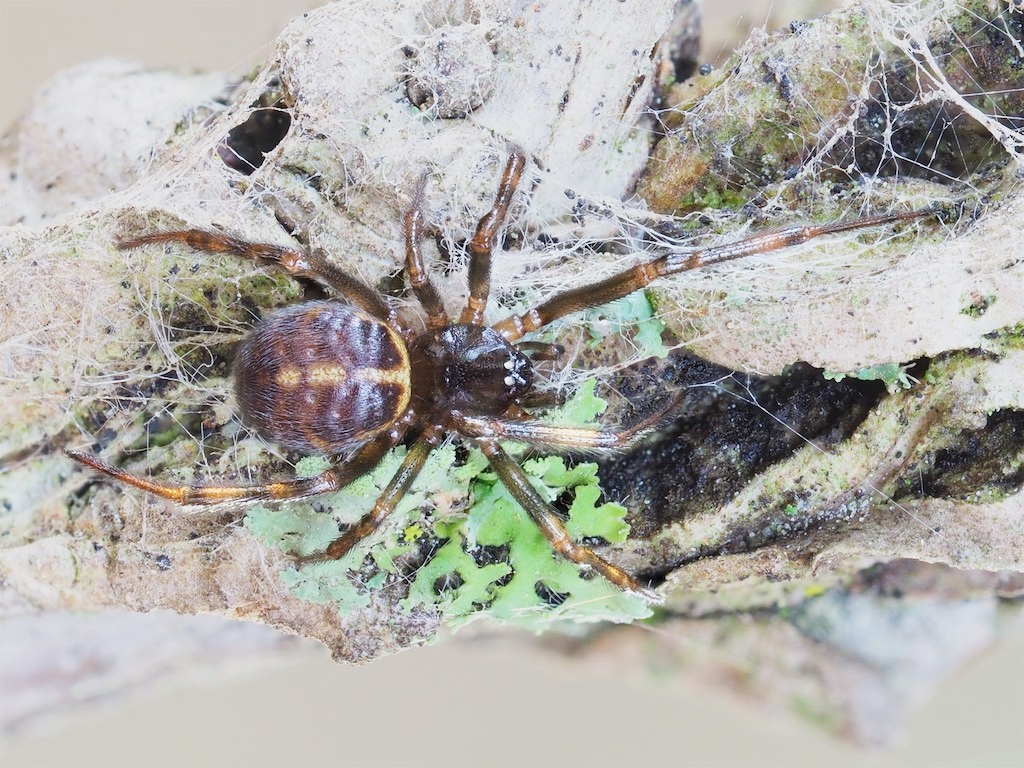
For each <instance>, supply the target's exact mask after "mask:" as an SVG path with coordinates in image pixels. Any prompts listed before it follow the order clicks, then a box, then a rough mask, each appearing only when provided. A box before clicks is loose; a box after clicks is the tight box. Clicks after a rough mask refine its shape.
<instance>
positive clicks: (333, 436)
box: [67, 150, 924, 598]
mask: <svg viewBox="0 0 1024 768" xmlns="http://www.w3.org/2000/svg"><path fill="white" fill-rule="evenodd" d="M526 162H527V158H526V155H525V154H524V153H523V152H521V151H519V150H514V151H513V152H512V153H511V155H510V157H509V160H508V163H507V164H506V166H505V170H504V173H503V175H502V177H501V183H500V184H499V187H498V192H497V196H496V197H495V200H494V204H493V205H492V207H491V209H490V210H489V211H487V213H486V214H485V215H484V216H483V218H481V219H480V221H479V223H478V224H477V227H476V231H475V233H474V235H473V238H472V239H471V240H470V242H469V255H470V260H469V297H468V300H467V302H466V306H465V308H464V309H463V310H462V313H461V316H460V317H459V318H458V321H457V322H452V320H451V319H450V318H449V317H448V315H447V314H446V312H445V309H444V304H443V302H442V300H441V297H440V295H439V293H438V291H437V289H436V288H435V286H434V284H433V283H432V282H431V278H430V274H429V272H428V270H427V267H426V262H425V260H424V257H423V251H422V246H421V241H422V239H423V231H424V213H423V203H424V193H423V184H422V183H421V184H420V185H419V186H418V187H417V190H416V192H415V194H414V196H413V200H412V205H411V207H410V208H409V211H408V212H407V213H406V215H405V256H406V258H405V269H406V273H407V278H408V281H409V285H410V287H411V289H412V292H413V294H414V295H415V297H416V299H417V300H418V301H419V303H420V305H421V306H422V308H423V310H424V311H425V313H426V328H425V330H424V331H422V332H418V331H415V330H413V329H412V328H410V327H408V326H407V325H406V324H405V323H404V322H403V321H401V320H400V319H399V317H398V316H397V314H396V312H395V311H394V310H393V309H392V308H390V307H389V305H388V303H387V302H386V301H385V299H384V298H383V297H382V296H381V295H379V294H378V293H377V292H376V291H374V290H373V289H372V288H371V287H370V286H368V285H366V284H365V283H363V282H361V281H360V280H358V279H356V278H354V277H353V276H351V275H349V274H346V273H345V272H343V271H342V270H340V269H338V268H337V267H336V266H334V265H333V264H332V263H331V262H330V261H328V260H327V259H326V258H324V257H323V256H322V255H320V254H319V253H317V252H315V251H311V250H308V249H303V248H289V247H285V246H280V245H273V244H269V243H253V242H249V241H247V240H242V239H239V238H236V237H233V236H231V235H228V234H225V233H223V232H215V231H206V230H199V229H187V230H181V231H172V232H156V233H152V234H147V235H142V236H141V237H136V238H132V239H129V240H125V241H122V242H120V243H119V244H118V246H119V247H120V248H122V249H128V248H138V247H140V246H144V245H148V244H154V243H181V244H184V245H186V246H188V247H190V248H193V249H195V250H198V251H208V252H215V253H231V254H235V255H237V256H241V257H246V258H253V259H256V260H262V261H267V262H271V263H273V264H276V265H278V266H279V267H280V268H282V269H283V270H285V271H286V272H288V273H289V274H291V275H295V276H298V277H305V278H310V279H313V280H315V281H317V282H319V283H321V284H323V285H324V286H325V287H326V288H327V289H328V290H329V291H330V292H331V293H332V294H333V295H335V296H336V298H334V299H328V300H317V301H305V302H302V303H299V304H295V305H292V306H289V307H285V308H284V309H280V310H278V311H276V312H274V313H273V314H271V315H269V316H268V317H266V318H265V319H263V321H262V322H261V323H260V324H259V325H257V326H256V328H255V329H254V330H253V331H252V332H251V333H250V334H249V336H248V337H246V339H245V340H244V341H242V343H241V345H240V347H239V349H238V352H237V355H236V359H235V364H234V378H235V395H236V398H237V401H238V405H239V409H240V411H241V414H242V417H243V420H244V421H245V422H246V423H247V424H248V425H250V426H251V427H253V428H254V429H255V430H256V431H257V432H258V433H259V434H260V435H262V436H263V437H264V438H266V439H267V440H269V441H272V442H275V443H278V444H280V445H282V446H284V447H287V448H291V449H295V450H298V451H301V452H304V453H311V454H312V453H321V454H327V455H329V456H334V457H347V459H344V460H337V461H335V463H334V464H333V465H332V466H331V467H330V468H329V469H327V470H325V471H324V472H323V473H321V474H320V475H318V476H316V477H311V478H295V479H292V480H284V481H281V482H274V483H266V484H260V485H223V486H222V485H208V486H202V485H199V486H176V485H169V484H164V483H160V482H156V481H153V480H150V479H148V478H145V477H140V476H136V475H132V474H130V473H128V472H126V471H124V470H123V469H121V468H119V467H115V466H112V465H109V464H106V463H104V462H102V461H100V460H99V459H96V458H94V457H92V456H90V455H88V454H86V453H83V452H80V451H70V450H69V451H68V452H67V453H68V455H69V456H70V457H71V458H73V459H75V460H76V461H79V462H81V463H82V464H85V465H87V466H89V467H91V468H93V469H95V470H98V471H100V472H102V473H105V474H107V475H109V476H111V477H113V478H115V479H117V480H119V481H121V482H124V483H127V484H129V485H132V486H135V487H136V488H141V489H142V490H144V491H148V492H150V493H153V494H156V495H158V496H162V497H163V498H166V499H171V500H173V501H175V502H178V503H179V504H184V505H213V504H222V503H226V502H235V503H245V502H251V501H258V500H283V499H296V498H302V497H309V496H315V495H318V494H324V493H330V492H332V491H337V490H338V489H340V488H342V487H343V486H345V485H347V484H348V483H350V482H352V481H353V480H354V479H355V478H357V477H359V476H360V475H363V474H365V473H366V472H368V471H370V470H371V469H372V468H373V467H374V466H375V465H376V464H377V463H378V462H379V461H380V460H381V458H382V457H383V456H384V454H385V453H386V452H387V451H388V450H390V449H391V448H392V447H394V446H395V445H397V444H398V443H399V442H401V441H402V440H404V439H405V438H406V437H407V435H410V436H413V439H412V443H411V445H410V447H409V450H408V452H407V453H406V455H405V458H404V459H403V460H402V463H401V465H400V467H399V469H398V470H397V471H396V472H395V475H394V476H393V477H392V478H391V481H390V482H389V483H388V485H387V487H386V488H385V489H384V491H383V492H382V493H381V494H380V496H379V497H378V498H377V500H376V502H375V503H374V505H373V508H372V509H371V510H370V511H369V512H368V513H366V514H365V515H364V516H363V517H362V519H361V520H359V521H358V522H357V523H355V524H354V525H352V526H350V527H349V528H347V529H346V530H345V531H344V532H343V533H342V534H341V535H340V536H339V537H338V538H337V539H336V540H335V541H334V542H333V543H331V544H330V545H329V546H328V547H327V549H326V550H324V551H323V552H321V553H319V554H316V555H313V556H312V557H308V558H303V560H305V561H309V560H334V559H339V558H341V557H343V556H344V555H345V554H346V553H348V552H349V551H351V550H352V548H353V547H354V546H356V545H357V544H358V543H359V542H360V541H362V540H363V539H364V538H366V537H367V536H369V535H370V534H371V533H373V532H374V531H375V530H377V528H378V527H379V526H380V525H381V523H382V522H383V521H384V520H385V518H387V516H388V515H389V514H391V512H392V511H393V510H394V509H395V507H396V506H397V505H398V502H399V501H400V500H401V499H402V497H403V496H404V495H405V493H406V491H408V489H409V487H410V486H411V485H412V483H413V481H414V480H415V478H416V475H417V474H418V473H419V471H420V470H421V469H422V468H423V465H424V463H425V462H426V459H427V456H428V455H429V454H430V452H431V450H433V449H434V448H435V447H437V446H438V445H439V444H440V443H441V442H442V441H443V440H444V438H445V436H446V435H448V434H450V433H455V434H457V435H460V436H462V437H464V438H468V439H470V440H472V441H473V442H474V443H476V444H477V445H478V446H479V447H480V449H481V450H482V451H483V453H484V454H485V455H486V456H487V458H488V460H489V461H490V465H491V467H492V469H493V470H494V472H495V473H496V474H497V476H498V477H499V478H500V479H501V481H502V483H504V484H505V486H506V487H507V488H508V490H509V492H510V493H511V494H512V496H513V497H514V498H515V499H516V501H518V502H519V504H520V505H522V507H523V509H524V510H526V512H527V513H528V514H529V516H530V517H531V519H532V520H533V521H534V523H536V525H537V526H538V527H539V528H540V530H541V531H542V532H543V534H544V536H545V537H546V538H547V539H548V541H549V542H551V545H552V547H553V548H554V549H555V551H557V552H558V553H559V554H561V555H562V556H564V557H566V558H568V559H569V560H571V561H573V562H575V563H578V564H579V565H581V566H583V567H587V568H592V569H593V570H595V571H597V572H598V573H599V574H601V575H602V576H603V577H604V578H605V579H607V580H608V581H609V582H611V583H612V584H614V585H616V586H617V587H619V588H621V589H623V590H626V591H629V592H634V593H637V594H640V595H643V596H645V597H648V598H651V597H653V594H652V593H651V592H650V591H649V590H647V589H645V588H644V587H643V586H641V585H640V583H639V582H638V581H637V580H636V579H635V578H634V577H633V576H631V575H629V574H628V573H626V572H625V571H623V570H622V569H621V568H618V567H616V566H615V565H612V564H611V563H609V562H608V561H607V560H605V559H604V558H602V557H601V556H600V555H598V554H597V553H595V552H594V551H593V550H592V549H590V547H587V546H583V545H581V544H577V543H576V542H574V541H573V540H572V539H571V538H570V536H569V534H568V532H567V531H566V528H565V525H564V524H563V522H562V518H561V516H560V515H559V514H558V512H557V511H556V510H555V509H554V508H553V507H551V505H550V504H548V503H547V502H546V501H545V500H544V499H543V498H542V497H541V495H540V494H539V493H538V492H537V490H536V489H534V487H533V486H532V485H531V484H530V481H529V479H528V477H527V475H526V473H525V472H524V471H523V469H522V468H521V467H520V466H519V464H518V463H517V462H516V461H515V460H514V459H513V458H511V457H510V456H509V455H508V453H506V452H505V450H504V449H503V448H502V447H501V441H503V440H515V441H519V442H522V443H526V444H528V445H532V446H537V447H542V448H548V449H554V450H557V449H563V450H575V451H595V450H613V449H616V448H622V447H624V446H626V445H627V444H628V443H629V442H630V441H631V440H633V439H634V438H636V437H637V436H638V435H639V434H641V433H642V432H644V431H645V430H647V429H649V428H650V427H651V426H652V424H653V423H655V422H656V421H657V419H649V420H647V421H645V422H642V423H640V424H638V425H635V426H632V427H629V428H626V429H619V430H615V429H586V428H575V427H559V426H551V425H549V424H546V423H544V422H542V421H539V420H537V419H534V418H533V417H531V415H530V413H529V412H528V410H527V408H529V407H530V405H531V404H534V405H535V404H537V403H539V402H541V401H542V399H543V398H542V397H539V396H538V395H539V394H540V393H537V392H534V391H533V389H532V387H533V380H534V371H533V363H532V361H531V355H533V356H539V357H541V358H543V357H550V356H551V355H552V351H551V349H550V347H549V346H547V345H538V344H535V343H531V342H528V341H523V340H522V339H523V338H524V337H525V336H526V335H527V334H529V333H532V332H533V331H536V330H538V329H541V328H544V327H545V326H547V325H548V324H550V323H551V322H553V321H554V320H557V319H559V318H561V317H565V316H566V315H571V314H573V313H575V312H579V311H580V310H583V309H587V308H589V307H595V306H598V305H600V304H605V303H607V302H609V301H612V300H613V299H617V298H620V297H623V296H626V295H627V294H629V293H632V292H633V291H637V290H640V289H642V288H644V287H645V286H647V285H649V284H650V283H651V282H652V281H654V280H656V279H658V278H660V277H664V276H667V275H672V274H674V273H677V272H683V271H685V270H689V269H694V268H697V267H702V266H707V265H709V264H715V263H718V262H723V261H728V260H730V259H737V258H741V257H744V256H750V255H754V254H760V253H765V252H768V251H773V250H777V249H779V248H783V247H786V246H789V245H794V244H797V243H802V242H804V241H806V240H809V239H811V238H815V237H819V236H821V235H825V234H829V233H834V232H842V231H845V230H851V229H859V228H862V227H870V226H874V225H877V224H884V223H886V222H893V221H898V220H901V219H910V218H914V217H917V216H921V215H923V214H924V212H923V211H912V212H907V213H896V214H886V215H881V216H870V217H863V218H859V219H855V220H852V221H847V222H837V223H832V224H825V225H820V226H795V227H789V228H786V229H782V230H778V231H774V232H769V233H765V234H759V235H754V236H752V237H747V238H745V239H743V240H739V241H737V242H734V243H727V244H724V245H719V246H715V247H712V248H706V249H703V250H699V249H698V250H691V251H686V252H670V253H666V254H663V255H660V256H658V257H656V258H652V259H648V260H646V261H643V262H641V263H639V264H637V265H635V266H633V267H630V268H628V269H625V270H623V271H621V272H619V273H618V274H616V275H613V276H612V277H609V278H607V279H604V280H601V281H599V282H594V283H590V284H584V285H580V286H578V287H576V288H570V289H568V290H565V291H562V292H560V293H557V294H555V295H554V296H552V297H550V298H548V299H546V300H544V301H543V302H541V303H540V304H538V305H536V306H535V307H533V308H532V309H529V310H527V311H526V312H523V313H522V314H516V315H512V316H510V317H507V318H505V319H504V320H501V321H499V322H497V323H494V324H492V325H487V324H486V323H485V322H484V307H485V305H486V304H487V299H488V296H489V294H490V288H491V285H490V273H491V258H492V254H493V251H494V246H495V242H496V240H497V238H498V236H499V234H500V232H501V230H502V227H503V226H504V223H505V220H506V218H507V217H508V212H509V208H510V206H511V204H512V200H513V197H514V196H515V193H516V190H517V188H518V186H519V182H520V179H521V178H522V175H523V170H524V168H525V167H526ZM538 350H540V352H539V353H538Z"/></svg>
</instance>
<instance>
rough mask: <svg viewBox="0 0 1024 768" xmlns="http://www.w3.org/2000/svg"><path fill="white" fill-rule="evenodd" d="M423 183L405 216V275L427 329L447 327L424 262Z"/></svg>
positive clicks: (419, 186) (439, 297) (424, 183)
mask: <svg viewBox="0 0 1024 768" xmlns="http://www.w3.org/2000/svg"><path fill="white" fill-rule="evenodd" d="M426 182H427V177H426V176H423V177H422V178H420V180H419V183H418V184H417V185H416V192H415V194H414V195H413V198H412V205H410V206H409V210H408V211H406V214H405V273H406V275H407V276H408V279H409V286H410V287H411V288H412V292H413V293H414V294H415V295H416V298H417V300H419V302H420V306H422V307H423V309H424V310H425V311H426V313H427V327H429V328H440V327H442V326H444V325H446V324H447V323H448V315H447V313H446V312H445V311H444V302H443V301H441V295H440V294H439V293H438V292H437V288H436V287H435V286H434V283H433V282H431V280H430V272H429V271H428V270H427V266H426V261H425V260H424V259H423V226H424V224H423V190H424V187H425V186H426Z"/></svg>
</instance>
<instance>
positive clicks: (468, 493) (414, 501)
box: [245, 382, 650, 631]
mask: <svg viewBox="0 0 1024 768" xmlns="http://www.w3.org/2000/svg"><path fill="white" fill-rule="evenodd" d="M604 407H605V403H604V401H603V400H601V399H600V398H598V397H596V396H595V395H594V384H593V382H587V383H585V384H584V385H583V386H581V387H580V390H579V392H578V393H577V395H576V396H575V397H573V398H571V399H570V401H569V402H568V403H567V404H566V408H565V409H563V410H562V411H561V412H560V414H561V421H563V422H564V421H565V420H566V419H568V420H570V421H571V422H573V423H586V422H588V421H590V420H592V419H593V418H594V417H595V416H596V415H597V414H598V413H600V412H601V411H603V409H604ZM405 453H406V449H405V448H402V447H399V448H396V449H394V450H393V451H391V452H390V453H389V454H388V455H387V456H386V457H385V458H384V459H383V460H382V461H381V462H380V464H378V465H377V467H375V468H374V470H373V471H371V472H369V473H368V474H366V475H364V476H362V477H360V478H358V479H357V480H355V481H354V482H353V483H351V484H350V485H348V486H347V487H345V488H344V489H343V490H341V491H339V492H338V493H335V494H332V495H331V496H327V497H321V498H320V499H318V500H317V504H316V506H317V508H318V509H320V510H323V511H314V509H313V507H312V506H311V505H308V504H292V505H283V506H281V507H280V508H279V509H275V510H271V509H270V508H268V507H256V508H253V509H250V510H249V513H248V515H247V516H246V520H245V524H246V526H247V527H248V528H249V529H250V530H251V531H252V532H253V533H254V534H255V535H256V536H257V537H258V538H259V539H260V540H261V541H263V542H264V543H266V544H267V545H268V546H272V547H275V548H278V549H281V550H283V551H285V552H287V553H289V554H294V555H309V554H313V553H315V552H319V551H322V550H323V549H324V548H325V547H326V546H327V545H328V544H329V543H330V542H331V541H332V540H333V539H334V538H336V537H337V535H338V521H339V520H340V521H341V522H342V523H343V524H349V523H352V522H355V521H356V520H358V519H359V517H360V516H362V515H363V514H365V512H367V511H368V510H369V509H370V506H371V505H372V504H373V501H374V500H375V499H376V498H377V496H378V495H379V494H380V492H381V490H382V489H383V488H384V487H385V485H386V484H387V483H388V481H389V480H390V479H391V477H392V476H393V475H394V473H395V471H396V469H397V468H398V465H399V464H400V463H401V461H402V458H403V457H404V456H405ZM455 464H456V451H455V448H454V446H451V445H447V446H442V447H441V448H439V449H437V450H436V451H435V452H434V453H433V454H432V455H431V457H430V459H429V460H428V461H427V464H426V466H425V467H424V468H423V470H422V472H421V473H420V475H419V477H418V478H417V479H416V482H415V483H414V484H413V486H412V488H411V489H410V491H409V493H408V494H406V496H405V498H404V499H403V500H402V502H401V503H400V504H399V505H398V508H397V509H396V510H395V512H394V513H392V515H391V517H390V519H389V521H388V522H387V523H385V525H384V526H383V528H382V530H381V531H380V532H379V533H378V534H377V535H376V536H375V537H374V538H373V539H371V540H369V541H368V542H366V543H365V544H363V545H361V546H358V547H356V548H355V549H354V550H353V551H351V552H349V553H348V554H347V555H346V556H345V557H343V558H341V559H340V560H336V561H330V562H323V563H308V564H304V565H302V566H301V567H299V568H289V569H286V570H285V571H284V572H283V573H282V574H281V579H282V581H283V582H284V584H285V585H286V586H287V587H288V588H289V589H290V590H291V591H292V593H293V594H294V595H295V596H296V597H299V598H301V599H303V600H308V601H310V602H315V603H332V604H335V605H336V606H337V607H338V609H339V610H340V611H342V612H348V611H351V610H354V609H358V608H360V607H364V606H366V605H368V604H369V602H370V591H371V590H375V589H381V588H384V587H387V586H389V585H390V586H391V587H394V586H395V585H399V586H400V587H401V589H402V590H403V591H404V593H405V594H404V597H403V599H402V600H401V603H400V605H401V607H402V608H403V609H404V610H406V611H413V610H418V609H423V608H428V609H432V610H439V611H441V612H442V613H443V615H444V617H445V619H446V620H447V622H448V623H449V625H451V626H456V627H457V626H461V625H463V624H466V623H467V622H469V621H471V620H473V619H475V618H480V617H485V616H486V617H488V618H491V619H494V620H497V621H501V622H507V623H514V624H517V625H520V626H526V627H528V628H531V629H534V630H538V631H539V630H542V629H544V628H546V627H548V626H550V625H552V624H553V623H556V622H559V621H562V620H566V619H568V620H574V621H597V620H606V621H620V622H625V621H632V620H634V619H637V618H643V617H646V616H649V615H650V609H649V607H648V606H647V604H646V603H645V602H644V601H643V600H641V599H639V598H637V597H634V596H631V595H626V594H624V593H622V592H621V591H620V590H619V589H617V588H616V587H614V586H612V585H611V584H609V583H608V582H606V581H605V580H604V579H602V578H600V577H599V576H596V575H594V574H591V573H587V572H584V571H582V570H581V569H580V568H579V566H576V565H574V564H573V563H570V562H568V561H566V560H564V559H563V558H562V557H561V556H559V555H558V554H556V553H555V552H554V551H553V550H552V548H551V545H550V543H549V542H548V541H547V539H545V538H544V536H543V535H542V534H541V533H540V531H539V530H538V529H537V527H536V526H535V525H534V524H533V522H532V521H531V520H530V518H529V516H528V515H527V514H526V512H525V511H523V509H522V508H521V507H520V506H519V504H518V503H517V502H516V501H515V500H514V499H513V498H512V496H511V494H510V493H509V492H508V490H507V489H506V488H505V487H504V485H503V484H502V483H501V481H500V480H498V478H497V476H496V475H495V474H494V473H492V472H490V471H489V468H488V464H487V459H486V458H485V457H484V455H483V454H482V453H481V452H480V451H478V450H476V449H475V448H474V449H470V450H469V451H468V452H467V455H466V457H465V459H464V460H463V461H461V462H460V463H459V465H458V466H455ZM327 466H328V463H327V461H326V459H323V458H321V457H313V458H307V459H303V460H302V461H300V462H299V463H298V464H297V466H296V471H297V473H298V474H299V475H301V476H313V475H316V474H319V473H320V472H322V471H324V469H326V468H327ZM523 468H524V470H525V471H526V473H527V475H528V476H529V477H530V479H531V481H532V482H533V484H534V486H535V487H536V488H537V490H538V491H539V492H540V494H541V495H542V497H543V498H544V499H546V500H547V501H549V502H555V501H556V500H557V499H565V498H566V496H567V495H569V496H571V498H572V501H571V502H570V503H569V509H568V517H567V520H566V527H567V528H568V530H569V532H570V534H571V535H572V536H573V538H574V539H575V540H576V541H581V540H587V541H588V542H593V541H606V542H608V543H621V542H623V541H625V539H626V537H627V536H628V533H629V525H628V524H627V523H626V522H625V513H626V509H625V507H622V506H621V505H618V504H612V503H605V504H602V503H600V499H601V489H600V486H599V482H598V477H597V465H596V464H593V463H583V464H577V465H575V466H566V464H565V461H564V460H563V459H561V458H558V457H547V458H542V459H534V460H530V461H526V462H524V463H523ZM467 498H469V499H472V503H471V505H470V507H469V509H468V511H462V510H461V509H460V503H461V502H462V500H465V499H467ZM327 512H332V513H333V514H326V513H327ZM427 536H429V537H430V538H429V539H424V537H427ZM424 543H426V544H427V545H428V546H425V547H421V546H420V545H421V544H424ZM424 552H426V553H428V554H425V555H424V554H423V553H424ZM368 555H369V557H368ZM410 562H411V563H412V566H409V565H408V563H410Z"/></svg>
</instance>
